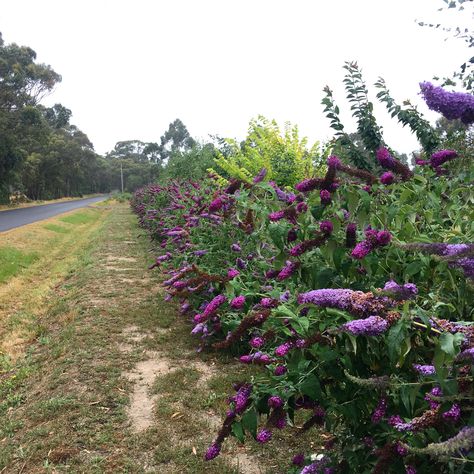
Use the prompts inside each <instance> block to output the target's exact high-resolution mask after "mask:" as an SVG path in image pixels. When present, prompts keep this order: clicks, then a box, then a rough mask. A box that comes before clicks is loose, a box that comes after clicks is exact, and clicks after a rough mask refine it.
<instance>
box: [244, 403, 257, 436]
mask: <svg viewBox="0 0 474 474" xmlns="http://www.w3.org/2000/svg"><path fill="white" fill-rule="evenodd" d="M242 426H243V428H244V429H245V430H246V431H248V432H249V433H250V434H251V435H252V436H254V437H255V436H257V411H256V410H255V409H254V408H253V409H251V410H248V411H247V412H246V413H245V415H244V416H243V417H242Z"/></svg>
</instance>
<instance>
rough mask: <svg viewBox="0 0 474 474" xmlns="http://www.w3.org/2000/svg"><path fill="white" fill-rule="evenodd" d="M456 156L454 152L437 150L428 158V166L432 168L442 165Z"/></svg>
mask: <svg viewBox="0 0 474 474" xmlns="http://www.w3.org/2000/svg"><path fill="white" fill-rule="evenodd" d="M457 156H458V154H457V153H456V152H455V151H454V150H439V151H437V152H436V153H433V154H432V155H431V157H430V165H431V166H432V167H433V168H437V167H438V166H441V165H443V164H444V163H446V162H447V161H451V160H454V158H456V157H457Z"/></svg>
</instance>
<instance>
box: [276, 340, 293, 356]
mask: <svg viewBox="0 0 474 474" xmlns="http://www.w3.org/2000/svg"><path fill="white" fill-rule="evenodd" d="M292 347H293V344H291V342H285V343H284V344H281V345H279V346H278V347H277V348H276V349H275V355H276V356H278V357H284V356H286V354H288V352H290V349H291V348H292Z"/></svg>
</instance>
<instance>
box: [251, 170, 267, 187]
mask: <svg viewBox="0 0 474 474" xmlns="http://www.w3.org/2000/svg"><path fill="white" fill-rule="evenodd" d="M266 175H267V169H266V168H262V169H261V170H260V171H259V173H258V174H257V176H255V178H253V184H257V183H261V182H262V181H263V180H264V179H265V176H266Z"/></svg>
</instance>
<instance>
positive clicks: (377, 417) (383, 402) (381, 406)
mask: <svg viewBox="0 0 474 474" xmlns="http://www.w3.org/2000/svg"><path fill="white" fill-rule="evenodd" d="M386 411H387V399H386V398H385V397H383V398H381V399H380V400H379V403H378V404H377V407H376V408H375V410H374V412H373V413H372V423H379V422H380V421H381V420H382V418H383V417H384V416H385V412H386Z"/></svg>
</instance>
